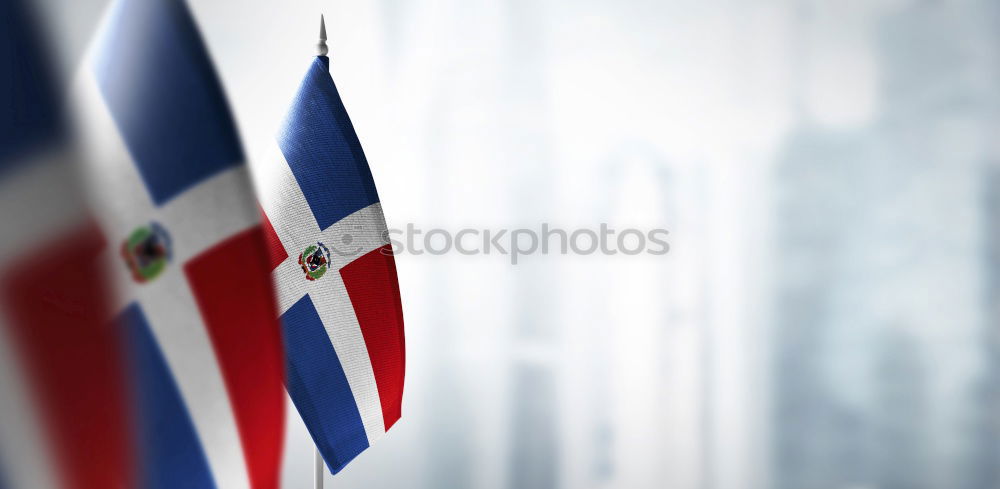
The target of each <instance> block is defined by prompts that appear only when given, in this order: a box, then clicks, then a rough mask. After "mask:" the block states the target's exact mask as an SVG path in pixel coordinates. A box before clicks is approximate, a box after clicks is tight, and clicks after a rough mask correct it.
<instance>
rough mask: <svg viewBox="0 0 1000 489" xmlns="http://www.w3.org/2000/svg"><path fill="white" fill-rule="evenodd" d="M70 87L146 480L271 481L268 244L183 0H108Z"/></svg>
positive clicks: (278, 432)
mask: <svg viewBox="0 0 1000 489" xmlns="http://www.w3.org/2000/svg"><path fill="white" fill-rule="evenodd" d="M75 92H76V93H75V94H74V95H75V99H76V101H77V102H78V109H77V112H78V113H79V114H80V124H79V126H80V127H81V128H82V129H83V130H84V131H85V132H84V138H83V139H84V142H85V144H86V148H87V152H88V155H89V158H88V176H89V180H90V181H91V187H92V189H93V190H94V195H95V197H96V200H97V203H98V204H99V217H100V221H101V224H102V226H103V228H104V232H105V234H106V236H107V240H108V248H107V251H106V255H107V260H108V262H109V263H110V269H111V270H112V272H113V273H114V279H115V283H117V284H119V285H120V291H121V294H120V297H119V300H118V301H117V302H116V306H115V310H116V311H120V312H119V313H118V314H117V323H118V324H119V325H120V326H121V327H122V328H123V329H124V331H125V337H126V339H127V344H128V347H129V348H128V351H129V355H128V358H129V365H130V367H129V369H128V372H129V373H130V375H131V386H132V392H133V394H134V397H135V399H134V404H135V407H136V412H137V416H136V417H137V419H136V429H137V432H138V433H137V435H136V436H137V437H138V443H137V444H138V446H139V452H138V453H137V456H138V458H139V461H138V466H139V469H140V470H139V471H140V475H139V479H140V483H139V487H142V488H163V489H176V488H182V487H183V488H190V489H207V488H225V489H230V488H234V489H240V488H248V489H249V488H252V489H270V488H276V487H278V484H279V480H278V479H279V472H280V470H279V469H280V462H281V451H282V443H283V439H284V402H285V394H284V389H283V385H282V381H283V356H282V355H283V354H282V352H281V333H280V329H279V327H278V322H277V321H275V320H274V317H275V315H276V312H275V304H274V294H273V289H272V286H271V283H270V278H269V277H270V275H269V270H268V269H267V251H266V243H265V240H264V238H263V233H262V228H261V225H260V217H259V213H258V212H257V209H258V207H257V204H256V200H255V197H254V194H253V192H252V187H251V184H250V179H249V174H248V170H247V167H246V165H245V163H244V160H245V158H244V153H243V150H242V147H241V144H240V141H239V138H238V136H237V131H236V128H235V124H234V121H233V118H232V115H231V114H230V111H229V107H228V104H227V102H226V100H225V96H224V93H223V89H222V86H221V84H220V82H219V80H218V79H217V78H216V75H215V72H214V69H213V67H212V64H211V61H210V59H209V55H208V53H207V50H206V48H205V46H204V44H203V41H202V39H201V37H200V35H199V33H198V30H197V27H196V26H195V22H194V19H193V18H192V16H191V14H190V12H189V11H188V9H187V7H186V5H185V3H184V2H183V1H181V0H118V1H116V2H115V3H114V4H113V5H112V6H111V9H110V11H109V12H108V15H107V16H106V18H105V21H104V24H103V26H102V29H101V33H100V35H99V37H98V39H97V42H96V43H95V44H94V46H92V50H91V52H90V53H89V55H88V58H87V59H86V61H85V64H84V67H83V69H82V72H81V73H80V76H79V80H78V82H77V86H76V87H75Z"/></svg>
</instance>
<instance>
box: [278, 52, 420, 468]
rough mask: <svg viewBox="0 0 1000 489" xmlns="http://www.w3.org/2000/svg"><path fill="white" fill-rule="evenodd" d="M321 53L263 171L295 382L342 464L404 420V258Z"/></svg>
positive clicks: (316, 433)
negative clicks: (397, 255)
mask: <svg viewBox="0 0 1000 489" xmlns="http://www.w3.org/2000/svg"><path fill="white" fill-rule="evenodd" d="M329 63H330V61H329V58H327V57H326V56H318V57H317V58H316V59H315V60H314V61H313V63H312V65H311V66H310V67H309V70H308V72H307V74H306V77H305V80H304V81H303V82H302V85H301V87H300V88H299V91H298V93H297V95H296V96H295V99H294V101H293V103H292V107H291V109H290V111H289V113H288V115H287V117H286V119H285V121H284V124H283V127H282V129H281V131H280V132H279V134H278V136H277V138H276V141H275V143H276V146H275V148H274V157H273V158H272V159H271V160H269V161H267V162H266V164H268V165H269V166H268V167H267V168H264V169H262V172H264V173H266V175H267V179H266V180H265V181H263V183H262V184H261V187H262V188H261V189H260V192H261V205H262V207H263V210H264V213H265V220H264V228H265V235H266V236H267V238H268V243H269V244H268V248H269V251H270V256H271V267H272V269H273V272H272V273H273V277H274V281H275V286H276V289H277V293H278V303H279V305H278V307H279V311H280V316H281V322H282V329H283V333H284V340H285V351H286V371H287V381H286V382H287V389H288V393H289V395H290V397H291V398H292V401H293V402H294V404H295V406H296V408H297V410H298V411H299V414H300V415H301V416H302V419H303V421H304V422H305V425H306V427H307V428H308V430H309V433H310V434H311V436H312V438H313V440H314V441H315V443H316V446H317V447H318V449H319V451H320V453H321V454H322V456H323V458H324V460H325V461H326V463H327V466H328V467H329V469H330V470H331V471H332V472H333V473H337V472H339V471H340V470H341V469H342V468H344V466H345V465H347V463H348V462H350V461H351V460H352V459H354V458H355V457H356V456H357V455H358V454H360V453H361V452H362V451H364V450H365V449H367V448H368V447H369V446H370V445H371V444H372V443H374V442H375V441H376V440H378V439H379V438H381V437H382V436H383V435H384V434H385V432H386V431H387V430H388V429H389V428H390V427H392V425H393V424H394V423H395V422H396V421H397V420H398V419H399V418H400V404H401V401H402V395H403V377H404V371H405V348H404V338H403V314H402V306H401V303H400V297H399V285H398V281H397V277H396V265H395V261H394V258H393V255H392V249H391V247H390V246H389V241H388V233H387V232H386V224H385V218H384V216H383V213H382V206H381V203H380V202H379V197H378V193H377V192H376V190H375V183H374V181H373V179H372V174H371V170H370V168H369V166H368V162H367V160H366V158H365V155H364V152H363V151H362V149H361V144H360V142H359V141H358V137H357V135H356V134H355V132H354V127H353V125H352V124H351V121H350V119H349V117H348V115H347V111H346V110H345V108H344V105H343V103H342V101H341V99H340V95H339V93H338V92H337V88H336V86H335V85H334V82H333V79H332V77H331V76H330V73H329V68H330V66H329Z"/></svg>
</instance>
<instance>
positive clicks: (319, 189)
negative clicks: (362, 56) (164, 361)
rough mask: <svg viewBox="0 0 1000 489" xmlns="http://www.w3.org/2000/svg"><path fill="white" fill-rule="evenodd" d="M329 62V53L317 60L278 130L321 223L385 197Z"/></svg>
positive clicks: (327, 223) (327, 224)
mask: <svg viewBox="0 0 1000 489" xmlns="http://www.w3.org/2000/svg"><path fill="white" fill-rule="evenodd" d="M329 63H330V60H329V58H327V57H325V56H320V57H317V58H316V60H315V61H313V63H312V65H311V66H310V67H309V71H308V72H307V73H306V77H305V80H303V82H302V86H301V88H300V89H299V92H298V95H296V99H295V101H294V102H293V103H292V108H291V111H290V112H289V114H288V116H287V118H286V119H285V122H284V125H283V127H282V130H281V132H280V134H279V135H278V146H279V147H280V148H281V152H282V154H283V155H284V157H285V160H286V161H288V166H289V167H290V168H291V170H292V174H294V175H295V180H296V181H297V182H298V184H299V188H301V189H302V193H303V195H305V197H306V201H308V203H309V207H310V208H312V211H313V215H314V216H315V218H316V222H317V224H319V227H320V229H326V228H328V227H330V226H331V225H332V224H333V223H335V222H337V221H339V220H341V219H343V218H345V217H347V216H349V215H351V214H353V213H354V212H356V211H358V210H360V209H364V208H365V207H368V206H369V205H372V204H374V203H376V202H378V201H379V199H378V192H376V190H375V181H374V180H373V179H372V173H371V169H369V167H368V160H366V159H365V154H364V151H362V149H361V143H360V142H359V141H358V136H357V134H356V133H355V132H354V126H353V125H352V124H351V119H350V118H349V117H348V115H347V110H346V109H345V108H344V104H343V102H342V101H341V100H340V93H338V92H337V86H336V85H335V84H334V82H333V78H332V77H331V76H330V71H329Z"/></svg>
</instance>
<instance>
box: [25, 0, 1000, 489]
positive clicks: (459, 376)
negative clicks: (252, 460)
mask: <svg viewBox="0 0 1000 489" xmlns="http://www.w3.org/2000/svg"><path fill="white" fill-rule="evenodd" d="M189 3H190V4H191V6H192V9H193V11H194V13H195V15H196V16H197V18H198V21H199V23H200V26H201V29H202V32H203V34H204V36H205V37H206V40H207V43H208V46H209V48H210V50H211V52H212V56H213V59H214V61H215V63H216V66H217V68H218V69H219V71H220V75H221V77H222V79H223V82H224V84H225V86H226V89H227V92H228V95H229V97H230V100H231V103H232V105H233V109H234V111H235V113H236V115H237V119H238V122H239V124H240V127H241V130H242V133H243V139H244V144H245V145H246V147H247V148H248V151H249V154H250V155H251V158H253V159H257V158H262V157H263V156H265V155H263V154H261V153H260V151H261V150H260V148H263V147H266V144H264V143H265V142H266V141H268V139H267V138H272V137H273V134H274V131H275V129H276V128H277V126H278V123H279V122H280V120H281V117H282V115H283V114H284V112H285V110H286V109H287V107H288V104H289V101H290V100H291V97H292V94H293V93H294V91H295V88H296V86H297V84H298V82H299V80H300V79H301V76H302V74H303V73H304V71H305V69H306V67H307V65H308V63H309V61H310V57H311V56H312V55H313V52H314V44H315V42H316V37H317V34H316V32H317V28H318V21H319V14H320V13H325V14H326V18H327V24H328V27H329V32H330V38H331V41H330V45H331V57H332V72H333V76H334V78H335V80H336V81H337V83H338V85H339V87H340V90H341V93H342V95H343V98H344V101H345V104H346V105H347V107H348V110H349V111H350V113H351V116H352V118H353V120H354V123H355V126H356V128H357V132H358V134H359V135H360V137H361V140H362V143H363V144H364V147H365V151H366V152H367V155H368V159H369V161H370V163H371V167H372V170H373V173H374V175H375V178H376V181H377V182H378V186H379V193H380V195H381V197H382V202H383V206H384V209H385V211H386V216H387V219H388V221H389V226H390V227H395V228H402V227H405V225H406V224H407V223H414V224H415V225H416V226H418V227H424V228H430V227H441V228H445V229H452V230H457V229H459V228H461V227H474V228H493V229H497V228H517V227H528V228H535V229H537V228H538V227H539V226H540V224H541V223H543V222H545V223H550V224H551V225H553V226H563V227H568V228H572V227H591V228H593V227H596V226H597V225H599V224H600V223H602V222H606V223H609V224H610V225H611V227H612V228H619V229H620V228H625V227H630V226H632V227H639V228H643V229H648V228H666V229H669V230H670V233H671V234H670V237H669V239H668V241H669V242H670V246H671V252H670V254H668V255H667V256H665V257H655V256H645V255H643V256H621V255H616V256H602V255H591V256H559V255H548V256H541V255H536V256H529V257H525V258H524V259H523V261H522V262H521V263H519V264H518V265H517V266H512V265H510V264H509V258H508V257H505V256H500V255H492V256H481V255H480V256H472V257H470V256H463V255H459V254H450V255H447V256H431V255H426V254H425V255H419V256H416V255H403V256H400V257H398V259H397V262H398V267H399V273H400V281H401V290H402V294H403V304H404V313H405V316H406V321H407V346H408V360H409V361H408V372H407V385H406V397H405V402H404V411H403V416H404V418H403V420H402V422H401V423H399V424H398V425H397V426H396V427H395V428H394V429H393V430H392V432H391V433H390V434H389V436H388V437H387V439H385V440H384V441H382V442H381V443H379V444H378V445H376V446H374V447H373V448H372V449H371V450H370V451H369V452H366V453H365V454H363V455H362V456H361V457H360V458H359V459H358V460H357V461H356V462H355V463H354V464H352V465H351V466H350V467H348V468H347V469H346V470H345V471H344V472H342V473H341V474H340V475H338V476H337V477H336V478H331V479H330V480H328V482H327V484H328V487H333V488H341V487H344V488H347V487H365V488H371V489H377V488H396V487H403V486H405V487H410V488H414V489H416V488H428V489H430V488H433V489H448V488H456V489H462V488H482V489H501V488H504V489H536V488H537V489H547V488H565V489H588V488H622V489H641V488H671V489H754V488H760V489H767V488H774V489H938V488H939V489H995V488H998V487H1000V315H998V314H1000V311H998V309H997V305H998V304H1000V192H998V190H1000V143H998V141H1000V139H998V138H997V131H998V129H1000V111H998V109H1000V4H998V3H997V2H995V1H990V0H837V1H833V0H827V1H815V0H762V1H757V2H745V1H736V0H668V1H664V0H620V1H614V2H612V1H596V0H576V1H567V0H540V1H528V0H489V1H483V0H409V1H403V0H378V1H371V2H347V1H345V0H330V1H318V0H303V1H290V2H273V1H265V0H243V1H236V0H190V1H189ZM38 5H39V6H40V7H42V9H41V10H42V12H43V13H44V19H46V20H47V22H46V27H48V29H49V32H50V34H52V36H53V40H54V42H53V47H54V51H55V52H56V53H57V54H58V56H59V59H60V67H61V69H62V72H63V74H64V75H65V76H66V77H67V78H71V77H72V75H73V73H74V71H75V69H76V66H77V63H78V62H79V60H80V58H81V56H82V54H83V52H84V50H85V49H86V47H87V43H88V40H89V39H90V37H91V35H92V33H93V32H94V30H95V28H96V26H97V23H98V22H99V20H100V17H101V13H102V11H103V7H104V5H105V1H104V0H75V1H73V2H66V1H62V0H40V1H39V2H38ZM288 448H289V449H288V456H287V457H286V469H285V476H286V482H287V483H288V484H289V485H292V486H293V487H308V485H309V484H310V481H311V464H312V447H311V445H310V442H309V440H308V438H307V435H306V434H305V431H304V429H302V428H301V427H298V429H297V430H295V429H293V431H292V436H291V437H290V440H289V447H288Z"/></svg>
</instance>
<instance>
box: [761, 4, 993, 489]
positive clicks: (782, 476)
mask: <svg viewBox="0 0 1000 489" xmlns="http://www.w3.org/2000/svg"><path fill="white" fill-rule="evenodd" d="M803 22H804V23H805V24H806V25H808V23H809V19H808V18H806V19H804V20H803ZM874 25H875V33H874V39H875V41H874V46H875V51H876V53H877V61H878V66H879V67H880V72H879V86H880V90H879V103H878V107H877V112H876V116H875V118H874V120H872V121H871V122H870V123H868V124H866V125H864V126H863V127H857V128H835V129H832V128H828V127H824V126H822V125H819V124H817V123H815V121H813V120H811V119H810V118H809V117H808V116H805V117H803V118H802V119H801V122H800V124H799V127H798V128H797V129H796V130H795V131H794V133H793V135H792V137H791V138H789V140H788V142H787V144H786V146H785V148H784V150H783V152H782V155H781V156H780V161H779V165H778V167H777V170H776V175H775V176H776V179H777V181H778V195H777V202H776V206H777V207H776V211H777V230H776V247H777V250H776V256H778V259H777V264H778V268H777V273H776V277H775V280H776V283H775V291H776V294H775V298H776V300H775V304H774V310H775V321H774V330H773V341H774V343H775V349H774V359H773V360H774V362H773V368H774V370H773V375H774V379H775V382H774V387H773V392H774V411H773V417H772V420H771V425H772V427H773V471H772V479H773V481H774V486H775V487H777V488H787V489H800V488H805V487H809V488H831V489H834V488H853V487H872V488H881V489H916V488H928V489H930V488H942V489H943V488H969V489H973V488H981V489H987V488H992V487H997V481H998V479H997V475H996V472H997V471H996V467H997V463H996V462H997V458H996V445H995V443H996V442H995V440H997V439H998V432H997V431H996V427H997V423H996V413H997V412H998V411H997V405H996V382H997V380H996V376H997V368H996V366H997V362H998V360H1000V359H998V357H997V350H996V346H995V345H996V339H995V335H996V333H995V330H996V329H997V324H996V320H995V319H990V318H991V317H992V318H995V317H996V314H995V312H993V311H991V310H993V309H995V306H994V305H992V304H994V303H995V300H993V298H992V297H991V296H992V294H994V293H993V292H989V290H991V287H993V286H992V285H989V284H992V283H993V282H995V281H996V279H995V278H994V275H996V274H997V273H998V270H1000V269H998V268H997V263H996V262H995V260H993V259H992V258H991V257H992V255H991V253H994V252H987V253H985V254H984V253H982V252H981V250H982V249H983V248H984V247H985V248H986V249H991V247H995V246H996V245H995V242H994V241H993V237H992V235H993V234H994V233H996V226H997V224H996V222H997V221H996V219H995V212H996V210H995V206H994V207H990V205H986V206H984V205H983V198H982V196H983V193H984V191H985V192H986V193H987V194H989V193H991V192H995V190H996V189H994V188H989V185H990V184H987V185H983V183H982V182H983V180H984V176H987V177H988V175H990V174H992V173H994V171H992V170H987V169H988V168H989V167H990V164H991V162H992V161H994V160H995V159H996V156H997V149H998V148H997V147H996V145H995V144H994V143H992V142H991V138H990V132H991V131H995V130H996V129H997V127H998V122H1000V121H998V118H997V107H998V102H1000V100H998V97H997V93H996V86H997V82H998V81H1000V78H998V76H997V75H998V71H997V61H998V58H997V55H998V50H997V48H996V46H998V41H1000V36H998V28H1000V23H998V17H997V8H996V6H995V5H992V4H990V3H988V2H981V1H953V2H944V1H941V2H938V1H915V2H908V3H906V4H905V5H904V6H902V7H898V8H896V7H893V8H892V9H890V10H888V11H887V13H885V14H884V16H883V17H882V18H881V19H879V21H878V22H877V23H875V24H874ZM956 33H961V35H956ZM809 54H810V53H809V52H808V48H806V50H805V51H804V52H803V55H805V56H809ZM986 180H987V181H989V178H986ZM984 286H985V287H986V289H985V290H984ZM984 292H985V293H984Z"/></svg>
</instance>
